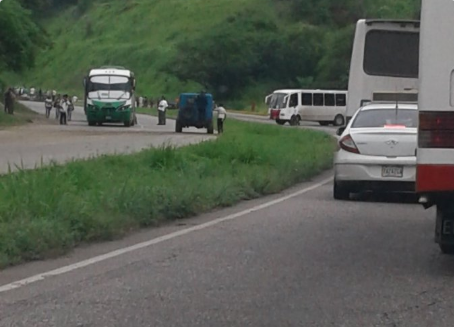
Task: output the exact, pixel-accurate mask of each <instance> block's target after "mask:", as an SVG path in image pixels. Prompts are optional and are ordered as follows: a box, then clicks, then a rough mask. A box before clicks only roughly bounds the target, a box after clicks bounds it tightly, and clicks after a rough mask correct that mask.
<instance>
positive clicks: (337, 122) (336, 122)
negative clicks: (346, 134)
mask: <svg viewBox="0 0 454 327" xmlns="http://www.w3.org/2000/svg"><path fill="white" fill-rule="evenodd" d="M344 124H345V118H344V116H342V115H337V116H336V117H335V118H334V122H333V125H334V126H343V125H344Z"/></svg>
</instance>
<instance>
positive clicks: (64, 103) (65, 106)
mask: <svg viewBox="0 0 454 327" xmlns="http://www.w3.org/2000/svg"><path fill="white" fill-rule="evenodd" d="M70 106H71V102H70V101H69V99H68V95H67V94H65V95H63V99H62V100H61V102H60V103H59V105H58V108H57V109H58V111H59V112H60V125H67V124H68V123H67V121H66V113H67V112H68V110H69V109H70Z"/></svg>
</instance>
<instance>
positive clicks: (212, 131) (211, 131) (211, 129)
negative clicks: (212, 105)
mask: <svg viewBox="0 0 454 327" xmlns="http://www.w3.org/2000/svg"><path fill="white" fill-rule="evenodd" d="M207 133H208V134H213V133H214V128H213V122H210V123H209V124H208V127H207Z"/></svg>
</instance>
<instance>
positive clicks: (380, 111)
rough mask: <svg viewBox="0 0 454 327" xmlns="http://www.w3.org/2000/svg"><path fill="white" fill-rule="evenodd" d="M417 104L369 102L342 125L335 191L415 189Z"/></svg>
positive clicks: (340, 195)
mask: <svg viewBox="0 0 454 327" xmlns="http://www.w3.org/2000/svg"><path fill="white" fill-rule="evenodd" d="M417 124H418V107H417V105H416V104H378V103H376V104H368V105H366V106H364V107H362V108H360V109H359V110H358V111H357V112H356V114H355V115H354V116H353V117H352V119H351V121H350V122H349V123H348V125H347V126H346V127H345V130H343V129H339V131H338V133H337V134H338V135H339V134H340V137H339V143H338V144H339V150H338V151H337V153H336V154H335V158H334V187H333V195H334V198H335V199H337V200H347V199H349V197H350V193H359V192H367V191H384V192H414V191H415V180H416V148H417Z"/></svg>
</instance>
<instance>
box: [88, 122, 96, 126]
mask: <svg viewBox="0 0 454 327" xmlns="http://www.w3.org/2000/svg"><path fill="white" fill-rule="evenodd" d="M95 125H96V123H95V122H93V121H89V122H88V126H95Z"/></svg>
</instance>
